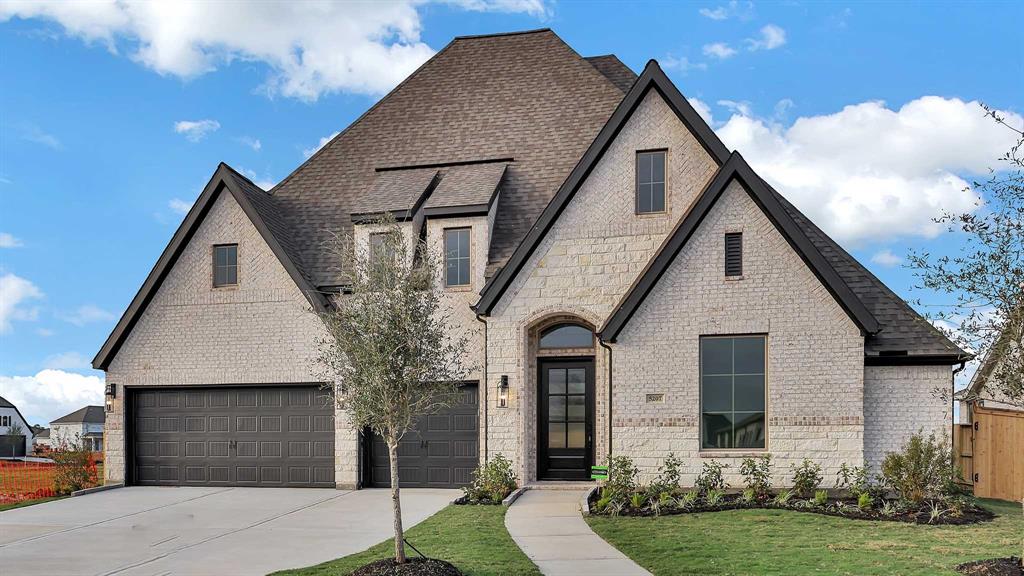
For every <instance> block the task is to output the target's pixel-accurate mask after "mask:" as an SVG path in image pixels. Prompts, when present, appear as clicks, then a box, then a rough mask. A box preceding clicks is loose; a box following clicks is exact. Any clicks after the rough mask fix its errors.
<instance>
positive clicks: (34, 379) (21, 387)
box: [0, 369, 103, 425]
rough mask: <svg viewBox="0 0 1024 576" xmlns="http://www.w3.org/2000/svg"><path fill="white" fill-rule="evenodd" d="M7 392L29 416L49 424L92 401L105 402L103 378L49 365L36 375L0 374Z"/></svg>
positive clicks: (0, 383) (0, 384)
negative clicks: (53, 367) (66, 370)
mask: <svg viewBox="0 0 1024 576" xmlns="http://www.w3.org/2000/svg"><path fill="white" fill-rule="evenodd" d="M0 390H2V391H3V396H4V398H6V399H7V400H8V401H10V402H11V403H12V404H14V405H15V406H17V407H18V410H19V411H20V412H21V413H22V415H24V416H25V418H27V419H28V421H29V424H43V425H46V424H48V423H49V422H50V421H52V420H56V419H57V418H60V417H61V416H64V415H65V414H69V413H71V412H74V411H75V410H78V409H79V408H82V407H83V406H89V405H94V406H96V405H102V404H103V378H102V377H101V376H85V375H82V374H75V373H73V372H65V371H64V370H53V369H46V370H42V371H40V372H39V373H37V374H36V375H35V376H0Z"/></svg>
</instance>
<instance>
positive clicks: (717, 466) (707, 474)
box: [693, 460, 729, 494]
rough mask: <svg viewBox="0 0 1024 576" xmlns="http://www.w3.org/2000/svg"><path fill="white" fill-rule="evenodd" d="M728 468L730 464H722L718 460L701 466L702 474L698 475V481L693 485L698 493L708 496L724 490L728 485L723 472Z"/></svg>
mask: <svg viewBox="0 0 1024 576" xmlns="http://www.w3.org/2000/svg"><path fill="white" fill-rule="evenodd" d="M728 467H729V465H728V464H722V463H721V462H718V461H717V460H710V461H708V462H705V463H704V464H703V465H702V466H701V469H700V474H698V475H697V481H696V482H694V484H693V487H694V488H695V489H696V490H697V493H698V494H707V493H708V492H710V491H712V490H724V489H725V488H726V483H725V478H723V476H722V471H723V470H725V469H726V468H728Z"/></svg>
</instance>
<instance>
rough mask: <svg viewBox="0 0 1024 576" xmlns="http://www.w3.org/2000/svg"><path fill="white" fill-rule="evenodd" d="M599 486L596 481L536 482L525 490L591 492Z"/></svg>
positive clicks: (531, 483)
mask: <svg viewBox="0 0 1024 576" xmlns="http://www.w3.org/2000/svg"><path fill="white" fill-rule="evenodd" d="M594 486H597V481H596V480H572V481H569V480H536V481H534V482H530V483H529V484H527V485H526V486H524V488H526V489H527V490H589V489H590V488H593V487H594Z"/></svg>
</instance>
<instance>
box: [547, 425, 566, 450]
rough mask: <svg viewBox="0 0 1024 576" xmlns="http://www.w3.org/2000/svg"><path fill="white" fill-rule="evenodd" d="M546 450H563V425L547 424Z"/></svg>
mask: <svg viewBox="0 0 1024 576" xmlns="http://www.w3.org/2000/svg"><path fill="white" fill-rule="evenodd" d="M548 448H565V424H564V423H561V422H559V423H557V424H556V423H554V422H550V423H548Z"/></svg>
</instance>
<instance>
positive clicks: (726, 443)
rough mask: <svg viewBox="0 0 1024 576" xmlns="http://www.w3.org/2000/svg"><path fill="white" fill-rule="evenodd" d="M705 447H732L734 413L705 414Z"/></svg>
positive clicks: (703, 444) (703, 445)
mask: <svg viewBox="0 0 1024 576" xmlns="http://www.w3.org/2000/svg"><path fill="white" fill-rule="evenodd" d="M703 418H704V441H703V443H702V447H703V448H732V415H731V414H704V417H703Z"/></svg>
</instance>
